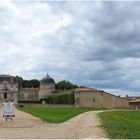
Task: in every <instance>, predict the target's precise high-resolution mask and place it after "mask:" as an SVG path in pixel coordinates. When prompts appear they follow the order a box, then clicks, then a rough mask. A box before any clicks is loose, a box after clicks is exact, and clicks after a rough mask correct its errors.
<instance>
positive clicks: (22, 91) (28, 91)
mask: <svg viewBox="0 0 140 140" xmlns="http://www.w3.org/2000/svg"><path fill="white" fill-rule="evenodd" d="M54 91H55V81H54V79H53V78H51V77H50V76H49V75H48V74H47V76H46V77H44V78H43V79H42V80H40V87H39V88H33V87H32V88H23V87H22V86H19V82H18V79H17V78H16V77H15V76H11V75H0V102H3V101H5V100H13V101H14V102H15V103H17V102H18V100H40V99H41V98H45V97H46V96H48V95H51V93H52V92H54Z"/></svg>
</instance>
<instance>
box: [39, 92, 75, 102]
mask: <svg viewBox="0 0 140 140" xmlns="http://www.w3.org/2000/svg"><path fill="white" fill-rule="evenodd" d="M43 100H44V101H45V102H46V103H48V104H74V103H75V97H74V93H69V94H64V95H58V96H49V97H47V98H42V99H40V101H41V102H42V101H43Z"/></svg>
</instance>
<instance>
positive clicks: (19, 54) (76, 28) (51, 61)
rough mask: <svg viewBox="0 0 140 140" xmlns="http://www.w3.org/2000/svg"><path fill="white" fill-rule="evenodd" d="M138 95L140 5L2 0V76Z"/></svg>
mask: <svg viewBox="0 0 140 140" xmlns="http://www.w3.org/2000/svg"><path fill="white" fill-rule="evenodd" d="M47 72H48V73H49V74H50V76H51V77H53V78H54V79H55V81H56V82H58V81H60V80H64V79H65V80H69V81H70V82H73V83H75V84H77V85H85V86H89V87H95V88H99V89H104V90H106V91H109V92H112V93H114V94H117V95H126V94H128V95H140V2H105V1H104V2H101V1H100V2H95V1H91V2H84V1H81V2H76V1H75V2H74V1H73V2H72V1H69V2H68V1H67V2H52V1H51V2H45V1H39V0H38V1H37V0H34V1H32V0H30V1H28V0H26V1H22V2H21V1H19V0H18V1H14V0H12V1H10V0H7V1H6V0H3V1H2V0H1V1H0V73H1V74H11V75H20V76H22V77H23V78H25V79H34V78H36V79H41V78H42V77H44V76H45V75H46V74H47Z"/></svg>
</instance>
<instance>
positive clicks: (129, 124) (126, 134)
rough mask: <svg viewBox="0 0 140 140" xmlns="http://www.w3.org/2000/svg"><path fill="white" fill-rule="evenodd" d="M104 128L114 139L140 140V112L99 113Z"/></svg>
mask: <svg viewBox="0 0 140 140" xmlns="http://www.w3.org/2000/svg"><path fill="white" fill-rule="evenodd" d="M99 117H100V118H101V121H102V127H103V128H104V129H105V131H106V132H107V134H108V136H109V138H112V139H132V138H133V139H140V111H110V112H102V113H99Z"/></svg>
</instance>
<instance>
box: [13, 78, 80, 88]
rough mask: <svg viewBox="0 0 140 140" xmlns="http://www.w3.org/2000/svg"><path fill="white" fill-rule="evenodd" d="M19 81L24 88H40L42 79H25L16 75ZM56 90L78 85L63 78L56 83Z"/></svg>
mask: <svg viewBox="0 0 140 140" xmlns="http://www.w3.org/2000/svg"><path fill="white" fill-rule="evenodd" d="M16 78H17V80H18V83H19V87H23V88H32V87H33V88H39V86H40V81H39V80H37V79H32V80H25V79H23V78H22V77H20V76H16ZM55 87H56V90H69V89H75V88H77V87H78V86H77V85H75V84H73V83H71V82H69V81H66V80H62V81H59V82H58V83H56V84H55Z"/></svg>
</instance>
